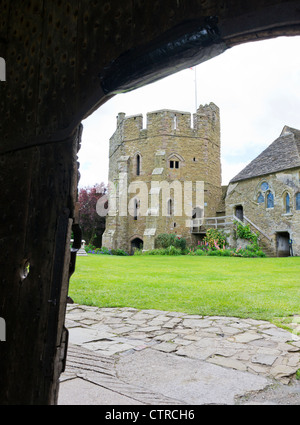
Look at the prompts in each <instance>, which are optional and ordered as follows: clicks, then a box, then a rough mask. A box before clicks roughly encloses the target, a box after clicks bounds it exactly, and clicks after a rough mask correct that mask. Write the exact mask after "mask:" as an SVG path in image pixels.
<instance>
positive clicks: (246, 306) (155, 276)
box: [69, 255, 300, 321]
mask: <svg viewBox="0 0 300 425" xmlns="http://www.w3.org/2000/svg"><path fill="white" fill-rule="evenodd" d="M299 271H300V257H294V258H231V257H192V256H191V257H190V256H179V257H172V256H133V257H117V256H106V255H89V256H88V257H78V258H77V264H76V271H75V274H74V275H73V276H72V279H71V282H70V290H69V293H70V296H71V297H72V298H73V300H74V301H75V302H76V303H79V304H86V305H93V306H98V307H135V308H138V309H159V310H167V311H180V312H186V313H190V314H200V315H210V316H211V315H214V316H215V315H218V316H236V317H241V318H248V317H251V318H254V319H263V320H270V321H276V318H282V317H287V316H290V315H293V314H299V313H300V278H299V276H300V273H299Z"/></svg>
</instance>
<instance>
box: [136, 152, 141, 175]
mask: <svg viewBox="0 0 300 425" xmlns="http://www.w3.org/2000/svg"><path fill="white" fill-rule="evenodd" d="M140 174H141V157H140V155H139V154H138V155H137V156H136V175H137V176H139V175H140Z"/></svg>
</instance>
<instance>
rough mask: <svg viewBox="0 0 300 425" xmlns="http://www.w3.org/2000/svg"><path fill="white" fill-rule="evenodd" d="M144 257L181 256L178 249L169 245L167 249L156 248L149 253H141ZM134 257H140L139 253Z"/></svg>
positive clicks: (180, 251)
mask: <svg viewBox="0 0 300 425" xmlns="http://www.w3.org/2000/svg"><path fill="white" fill-rule="evenodd" d="M143 254H144V255H182V250H181V249H180V248H176V247H175V246H173V245H171V246H168V248H156V249H152V250H150V251H145V252H144V253H143ZM134 255H141V254H140V253H138V254H136V252H135V253H134Z"/></svg>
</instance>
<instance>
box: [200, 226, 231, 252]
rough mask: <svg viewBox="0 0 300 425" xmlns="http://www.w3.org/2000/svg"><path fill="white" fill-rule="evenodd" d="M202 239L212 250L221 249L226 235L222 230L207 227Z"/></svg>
mask: <svg viewBox="0 0 300 425" xmlns="http://www.w3.org/2000/svg"><path fill="white" fill-rule="evenodd" d="M203 241H204V242H205V243H206V244H207V245H208V246H209V248H210V249H212V250H216V249H221V248H223V247H225V245H226V236H225V234H224V232H222V231H220V230H218V229H208V231H207V232H206V236H205V237H204V239H203Z"/></svg>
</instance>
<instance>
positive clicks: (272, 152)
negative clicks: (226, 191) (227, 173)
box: [230, 126, 300, 183]
mask: <svg viewBox="0 0 300 425" xmlns="http://www.w3.org/2000/svg"><path fill="white" fill-rule="evenodd" d="M296 167H300V131H299V130H296V129H294V128H291V127H288V126H285V127H284V128H283V130H282V132H281V135H280V136H279V137H278V139H276V140H275V141H274V142H273V143H272V144H271V145H270V146H269V147H267V149H265V150H264V151H263V152H262V153H261V154H260V155H258V157H257V158H255V159H254V160H253V161H251V162H250V164H248V165H247V166H246V167H245V168H244V169H243V170H242V171H241V172H240V173H239V174H237V175H236V176H235V177H234V178H233V179H232V180H231V181H230V183H235V182H238V181H241V180H246V179H251V178H253V177H259V176H264V175H266V174H271V173H276V172H278V171H284V170H288V169H290V168H296Z"/></svg>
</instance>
